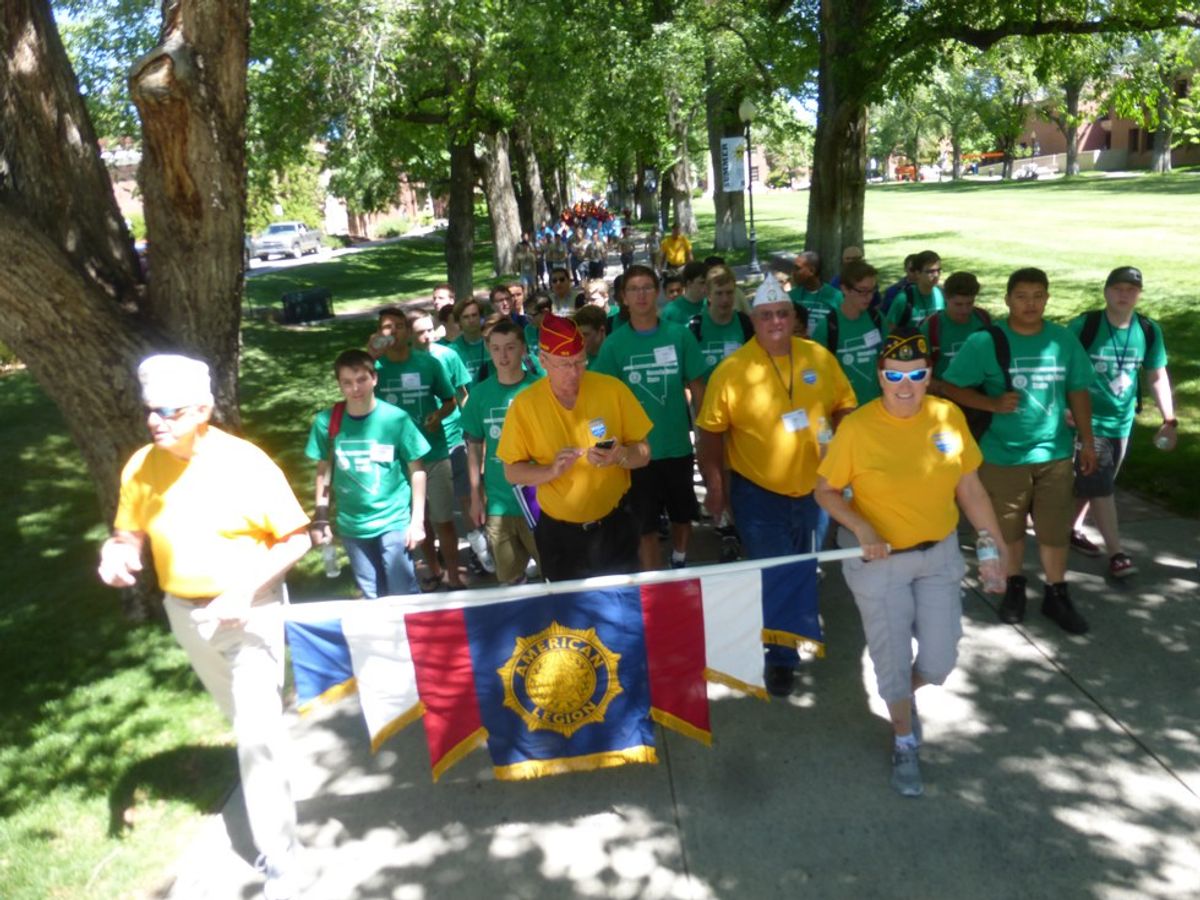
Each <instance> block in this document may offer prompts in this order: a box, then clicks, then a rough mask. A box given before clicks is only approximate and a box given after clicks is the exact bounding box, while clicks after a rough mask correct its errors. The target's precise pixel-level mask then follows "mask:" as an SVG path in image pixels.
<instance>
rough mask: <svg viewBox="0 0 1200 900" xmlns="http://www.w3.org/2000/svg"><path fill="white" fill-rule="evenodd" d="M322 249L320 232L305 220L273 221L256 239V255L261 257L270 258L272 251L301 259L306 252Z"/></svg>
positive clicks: (316, 251)
mask: <svg viewBox="0 0 1200 900" xmlns="http://www.w3.org/2000/svg"><path fill="white" fill-rule="evenodd" d="M320 249H321V234H320V232H318V231H316V230H314V229H310V228H309V227H308V226H307V225H305V224H304V223H303V222H273V223H271V224H270V225H268V226H267V230H266V231H264V232H263V233H262V234H260V235H259V236H258V237H257V238H255V240H254V255H255V256H257V257H258V258H259V259H268V258H269V257H270V256H271V254H272V253H281V254H284V255H285V256H292V257H293V258H295V259H299V258H300V257H301V256H303V255H304V254H305V253H318V252H319V251H320Z"/></svg>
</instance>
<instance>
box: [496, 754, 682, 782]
mask: <svg viewBox="0 0 1200 900" xmlns="http://www.w3.org/2000/svg"><path fill="white" fill-rule="evenodd" d="M657 762H658V755H657V754H656V753H655V752H654V748H653V747H644V746H642V747H628V748H626V749H624V750H608V751H605V752H604V753H592V754H589V755H587V756H567V757H563V758H560V759H530V760H526V761H525V762H519V763H513V764H512V765H511V766H495V767H493V769H492V771H493V772H494V773H495V775H496V778H497V780H499V781H525V780H526V779H529V778H540V777H541V776H543V775H561V774H563V773H565V772H589V771H591V770H592V769H607V768H610V767H612V766H623V765H626V764H628V763H650V764H654V763H657Z"/></svg>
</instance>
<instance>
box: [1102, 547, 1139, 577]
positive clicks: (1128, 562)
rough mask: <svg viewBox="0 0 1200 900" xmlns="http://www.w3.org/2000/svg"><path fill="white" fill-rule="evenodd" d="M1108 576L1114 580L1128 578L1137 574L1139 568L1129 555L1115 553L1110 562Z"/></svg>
mask: <svg viewBox="0 0 1200 900" xmlns="http://www.w3.org/2000/svg"><path fill="white" fill-rule="evenodd" d="M1108 574H1109V575H1111V576H1112V577H1113V578H1128V577H1129V576H1130V575H1136V574H1137V566H1135V565H1134V564H1133V560H1132V559H1130V558H1129V554H1128V553H1114V554H1113V555H1112V556H1111V557H1109V560H1108Z"/></svg>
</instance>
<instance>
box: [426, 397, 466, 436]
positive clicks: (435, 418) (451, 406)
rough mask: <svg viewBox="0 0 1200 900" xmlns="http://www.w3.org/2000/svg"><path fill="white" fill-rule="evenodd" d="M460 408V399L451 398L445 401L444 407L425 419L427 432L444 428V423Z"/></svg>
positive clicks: (440, 407) (443, 402)
mask: <svg viewBox="0 0 1200 900" xmlns="http://www.w3.org/2000/svg"><path fill="white" fill-rule="evenodd" d="M457 406H458V398H457V397H450V398H449V399H446V400H443V401H442V405H441V406H439V407H438V408H437V409H436V410H434V411H433V412H431V413H430V414H429V415H427V416H426V417H425V430H426V431H433V430H434V429H435V428H441V427H442V421H443V420H444V419H445V418H446V416H448V415H450V413H452V412H454V410H455V408H456V407H457Z"/></svg>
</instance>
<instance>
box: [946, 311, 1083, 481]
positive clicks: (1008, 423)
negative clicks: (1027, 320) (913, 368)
mask: <svg viewBox="0 0 1200 900" xmlns="http://www.w3.org/2000/svg"><path fill="white" fill-rule="evenodd" d="M995 324H996V326H997V327H998V328H1000V330H1001V331H1003V332H1004V334H1005V336H1006V337H1007V338H1008V345H1009V348H1010V351H1011V354H1012V357H1011V358H1012V362H1011V363H1010V364H1009V368H1008V371H1009V374H1010V375H1011V377H1012V385H1013V390H1014V391H1016V392H1017V394H1019V395H1020V400H1019V402H1018V404H1017V409H1016V411H1015V412H1011V413H996V414H994V415H993V416H992V424H991V425H990V426H989V427H988V430H987V431H986V432H984V435H983V438H982V440H980V442H979V449H980V450H982V451H983V458H984V459H985V460H986V461H987V462H989V463H992V464H993V465H998V466H1023V465H1031V464H1035V463H1044V462H1051V461H1053V460H1056V459H1069V458H1070V457H1071V456H1072V455H1073V454H1074V451H1075V438H1074V435H1073V433H1072V430H1071V429H1070V428H1069V427H1067V419H1066V413H1067V410H1068V408H1069V407H1068V405H1067V394H1068V392H1070V391H1082V390H1086V389H1088V388H1089V387H1091V384H1092V381H1093V380H1094V378H1095V373H1094V372H1093V371H1092V363H1091V360H1089V359H1088V356H1087V353H1086V352H1084V349H1083V347H1082V345H1080V343H1079V338H1077V337H1076V336H1075V335H1073V334H1071V332H1070V331H1068V330H1067V329H1066V328H1065V327H1064V326H1062V325H1056V324H1055V323H1053V322H1044V323H1042V330H1041V331H1039V332H1038V333H1037V334H1031V335H1024V334H1017V333H1015V332H1014V331H1013V330H1012V329H1011V328H1009V327H1008V320H1007V319H1003V320H1001V321H999V322H996V323H995ZM945 380H946V381H948V382H950V383H951V384H955V385H958V386H959V387H975V386H976V385H979V384H982V385H983V393H985V394H987V395H988V396H989V397H998V396H1000V395H1001V394H1003V393H1004V373H1003V372H1001V371H1000V364H999V362H997V360H996V347H995V343H994V342H993V341H992V336H991V335H990V334H989V333H987V332H986V331H978V332H976V333H975V334H973V335H971V336H970V337H969V338H967V341H966V343H965V344H963V347H962V350H961V351H959V352H958V353H957V354H956V355H955V357H954V362H952V363H951V364H950V368H948V369H947V370H946V375H945Z"/></svg>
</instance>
